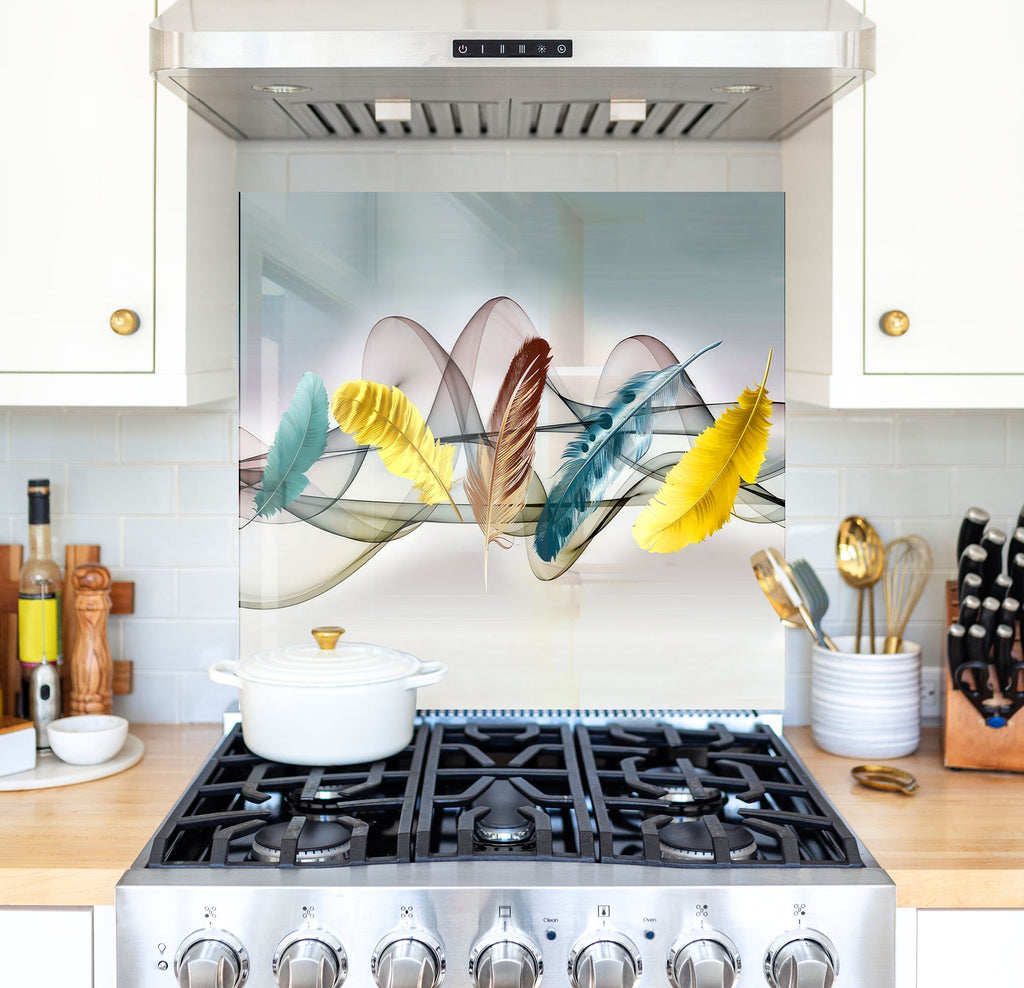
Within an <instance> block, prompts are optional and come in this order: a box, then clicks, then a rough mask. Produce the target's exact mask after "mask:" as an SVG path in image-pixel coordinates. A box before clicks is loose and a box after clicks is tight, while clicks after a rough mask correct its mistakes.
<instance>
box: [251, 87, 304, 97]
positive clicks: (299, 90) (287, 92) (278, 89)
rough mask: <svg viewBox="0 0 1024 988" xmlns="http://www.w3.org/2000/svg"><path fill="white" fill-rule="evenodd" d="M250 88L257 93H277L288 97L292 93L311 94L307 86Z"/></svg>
mask: <svg viewBox="0 0 1024 988" xmlns="http://www.w3.org/2000/svg"><path fill="white" fill-rule="evenodd" d="M252 88H253V89H254V90H255V91H256V92H257V93H277V94H278V95H290V94H292V93H308V92H311V89H310V87H309V86H278V85H255V86H253V87H252Z"/></svg>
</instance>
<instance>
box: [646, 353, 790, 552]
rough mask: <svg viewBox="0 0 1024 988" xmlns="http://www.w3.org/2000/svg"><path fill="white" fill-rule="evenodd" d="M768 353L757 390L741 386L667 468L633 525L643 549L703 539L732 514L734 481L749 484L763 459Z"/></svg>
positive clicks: (767, 421)
mask: <svg viewBox="0 0 1024 988" xmlns="http://www.w3.org/2000/svg"><path fill="white" fill-rule="evenodd" d="M771 365H772V353H771V350H769V351H768V366H767V367H765V369H764V379H763V380H762V381H761V386H760V387H758V388H745V389H744V390H743V393H742V394H741V395H740V396H739V398H738V399H737V404H736V405H735V406H733V407H732V408H729V409H726V411H724V412H723V413H722V414H721V415H720V416H719V417H718V421H717V422H714V423H712V424H711V425H709V426H708V427H707V428H706V429H705V430H704V431H703V432H702V433H701V434H700V435H699V436H698V437H697V439H696V441H695V442H694V444H693V446H692V447H691V448H690V449H689V450H688V451H687V452H686V453H684V454H683V458H682V459H681V460H680V461H679V462H678V463H677V464H676V465H675V466H674V467H673V468H672V469H671V470H670V471H669V472H668V475H667V476H666V477H665V483H664V484H663V485H662V487H661V490H659V491H658V493H657V494H655V495H654V497H653V498H651V500H650V502H649V503H648V505H647V507H646V508H644V510H643V511H642V512H641V513H640V517H639V518H637V520H636V522H635V523H634V525H633V538H634V539H636V543H637V545H639V546H640V548H641V549H646V550H647V551H648V552H676V551H677V550H679V549H682V548H683V547H684V546H687V545H690V544H691V543H693V542H703V541H704V539H706V538H707V537H708V536H709V535H713V534H714V533H715V532H717V531H718V530H719V529H720V528H721V527H722V526H723V525H724V524H725V523H726V522H727V521H728V520H729V515H730V514H731V513H732V506H733V502H734V501H735V500H736V494H737V492H738V491H739V489H740V481H741V480H742V481H743V482H744V483H748V484H752V483H754V481H756V480H757V474H758V471H759V470H760V469H761V464H762V463H764V457H765V452H766V450H767V448H768V431H769V429H770V427H771V414H772V402H771V399H770V398H769V397H768V392H767V391H766V390H765V384H766V382H767V381H768V369H769V368H770V367H771Z"/></svg>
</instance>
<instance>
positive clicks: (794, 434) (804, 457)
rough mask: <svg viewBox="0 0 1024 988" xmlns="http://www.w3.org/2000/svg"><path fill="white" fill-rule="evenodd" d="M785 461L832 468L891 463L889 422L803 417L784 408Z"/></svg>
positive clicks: (853, 417) (877, 417)
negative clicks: (848, 464) (851, 464)
mask: <svg viewBox="0 0 1024 988" xmlns="http://www.w3.org/2000/svg"><path fill="white" fill-rule="evenodd" d="M787 413H788V414H787V416H786V458H787V462H789V463H799V464H809V463H813V464H815V465H817V466H825V465H827V464H834V465H836V466H839V465H842V464H844V463H849V462H851V456H852V458H853V462H855V463H856V464H857V465H859V466H876V465H877V466H881V465H884V464H890V463H892V462H893V442H892V431H893V429H892V422H891V420H890V419H888V418H885V417H883V416H880V415H872V416H859V415H844V416H842V417H839V416H835V415H831V416H818V415H813V414H812V415H807V414H803V413H798V412H796V411H795V410H794V409H793V408H792V406H790V407H789V408H787Z"/></svg>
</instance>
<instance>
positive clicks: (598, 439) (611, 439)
mask: <svg viewBox="0 0 1024 988" xmlns="http://www.w3.org/2000/svg"><path fill="white" fill-rule="evenodd" d="M719 343H721V340H719V341H718V342H716V343H711V344H709V345H708V346H706V347H704V349H703V350H698V351H697V352H696V353H695V354H693V356H691V357H690V358H689V359H687V360H686V361H685V362H684V363H681V364H672V365H671V366H670V367H665V368H663V369H662V370H659V371H645V372H644V373H642V374H637V375H635V376H634V377H632V378H630V379H629V380H628V381H627V382H626V383H625V384H624V385H623V386H622V387H621V388H619V390H618V391H617V392H616V393H615V395H614V397H613V398H612V399H611V401H610V402H609V403H608V407H607V408H606V409H605V410H604V411H603V412H601V414H600V415H598V416H597V418H596V419H593V420H592V421H590V422H587V423H584V431H583V433H582V434H581V435H580V436H579V437H578V438H577V439H574V440H573V441H572V442H570V443H569V444H568V445H567V446H566V448H565V451H564V452H563V453H562V459H563V460H564V461H565V462H564V463H563V464H562V466H561V467H560V469H559V471H558V474H557V475H556V477H555V483H554V484H553V486H552V488H551V492H550V493H549V494H548V499H547V501H546V502H545V503H544V507H543V508H542V509H541V513H540V517H539V518H538V519H537V530H536V533H535V534H534V542H533V544H534V548H535V549H536V550H537V555H538V556H540V558H541V559H543V560H545V561H546V562H550V561H551V560H552V559H554V558H555V556H557V555H558V553H559V552H560V551H561V550H562V548H563V547H564V546H565V545H566V543H567V542H568V541H569V539H570V537H571V536H572V534H573V533H574V532H575V531H576V530H577V529H578V528H579V527H580V525H581V524H582V523H583V521H584V520H585V519H586V518H587V516H588V515H589V514H591V512H593V511H594V509H595V508H596V507H597V506H598V504H600V502H601V499H602V497H603V496H604V494H605V493H606V492H607V491H608V489H609V488H610V487H611V486H612V484H613V483H614V482H615V481H616V480H618V479H619V478H620V477H621V476H622V474H623V472H624V471H625V470H626V469H627V468H628V467H631V466H634V465H635V464H637V463H639V462H640V460H642V459H643V457H644V456H645V455H646V454H647V451H648V450H649V449H650V448H651V442H652V441H653V438H654V435H653V431H654V430H653V414H652V409H651V406H652V405H653V403H654V399H655V397H657V395H658V394H659V393H660V392H661V391H662V390H664V389H665V388H666V387H668V385H669V384H671V383H672V382H673V381H674V380H675V379H676V378H677V377H679V375H680V374H682V373H683V371H684V370H685V369H686V368H687V367H688V366H689V365H690V364H692V363H693V361H695V360H696V359H697V358H698V357H699V356H701V354H704V353H707V351H708V350H711V349H713V348H714V347H716V346H718V345H719Z"/></svg>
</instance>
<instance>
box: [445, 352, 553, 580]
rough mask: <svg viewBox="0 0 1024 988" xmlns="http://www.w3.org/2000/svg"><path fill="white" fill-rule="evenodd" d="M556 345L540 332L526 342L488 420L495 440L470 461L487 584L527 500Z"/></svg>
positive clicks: (469, 489)
mask: <svg viewBox="0 0 1024 988" xmlns="http://www.w3.org/2000/svg"><path fill="white" fill-rule="evenodd" d="M550 363H551V346H550V344H548V342H547V340H543V339H541V338H540V337H539V336H534V337H532V338H531V339H528V340H526V342H524V343H523V345H522V346H521V347H520V348H519V350H518V351H517V352H516V354H515V356H514V357H513V358H512V362H511V364H510V365H509V368H508V371H507V372H506V373H505V378H504V380H503V381H502V384H501V387H500V388H499V389H498V397H497V398H496V399H495V402H494V407H493V409H492V410H491V417H490V420H489V422H488V433H489V436H490V437H491V439H490V442H487V443H481V444H480V445H479V447H478V450H477V455H476V459H475V460H473V459H471V460H470V463H469V467H468V470H467V472H466V479H465V490H466V495H467V497H468V498H469V503H470V506H471V507H472V509H473V516H474V517H475V518H476V521H477V524H478V525H479V526H480V530H481V531H482V532H483V533H484V582H485V585H486V581H487V550H488V549H489V548H490V545H491V543H492V542H493V543H496V544H497V545H499V546H501V547H502V548H508V547H509V546H510V545H511V544H512V542H511V538H510V537H509V536H508V530H509V528H510V526H511V525H512V524H513V523H514V522H515V520H516V518H517V517H518V516H519V514H520V512H521V511H522V510H523V507H524V505H525V504H526V492H527V489H528V488H529V486H530V478H531V476H532V474H533V458H534V447H535V439H536V428H537V419H538V417H539V415H540V404H541V399H542V398H543V396H544V384H545V381H546V380H547V369H548V365H549V364H550Z"/></svg>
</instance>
